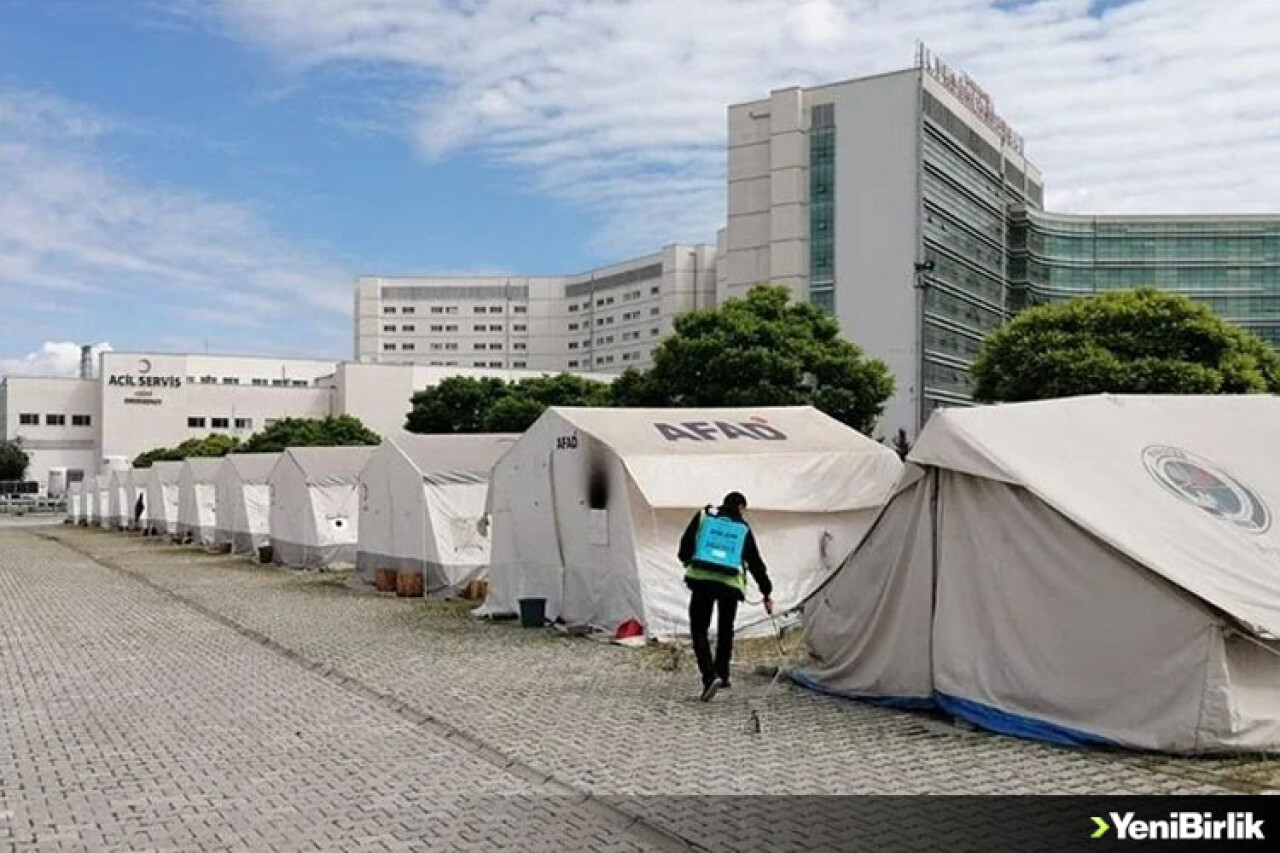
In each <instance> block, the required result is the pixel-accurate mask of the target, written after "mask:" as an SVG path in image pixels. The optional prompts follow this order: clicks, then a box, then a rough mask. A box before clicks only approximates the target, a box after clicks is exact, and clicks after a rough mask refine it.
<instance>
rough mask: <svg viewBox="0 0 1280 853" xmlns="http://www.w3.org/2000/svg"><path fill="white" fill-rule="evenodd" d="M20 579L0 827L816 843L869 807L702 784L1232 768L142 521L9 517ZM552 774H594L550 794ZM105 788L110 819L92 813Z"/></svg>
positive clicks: (722, 845)
mask: <svg viewBox="0 0 1280 853" xmlns="http://www.w3.org/2000/svg"><path fill="white" fill-rule="evenodd" d="M51 537H52V538H51ZM0 590H2V591H0V608H4V610H5V611H6V612H5V613H4V614H3V616H4V622H3V624H2V625H0V638H2V639H3V642H4V644H5V645H4V646H3V648H0V653H2V654H3V661H0V663H3V671H4V678H5V679H7V684H8V687H9V690H10V692H11V693H13V694H14V695H16V696H17V698H18V701H17V707H16V708H9V709H7V710H6V712H5V713H6V714H7V715H8V716H6V717H5V718H4V720H5V722H6V727H5V732H7V734H5V733H0V734H3V738H0V750H7V751H10V752H12V753H13V755H14V758H15V761H14V762H13V764H12V766H15V767H16V768H17V770H16V771H8V770H3V769H0V773H8V772H16V773H18V774H19V775H18V777H17V778H16V780H9V779H8V778H5V779H3V781H4V782H5V783H6V784H5V785H4V788H5V790H10V789H12V788H14V787H15V786H16V788H17V794H18V796H17V802H16V803H15V802H6V803H4V805H3V807H2V808H0V827H3V825H4V823H3V812H4V811H6V810H8V811H9V812H10V813H11V815H12V817H11V828H10V829H9V830H8V831H9V832H10V833H11V834H23V833H25V834H26V835H25V836H24V837H27V838H28V839H29V838H30V836H31V835H32V834H35V835H37V836H38V837H39V838H41V839H44V840H51V839H52V840H57V838H67V839H70V840H71V841H72V845H71V846H75V843H76V839H77V838H79V839H81V840H83V838H84V835H83V833H85V832H87V831H90V830H92V831H103V829H102V827H107V828H110V830H111V831H112V832H114V833H116V834H115V835H113V836H111V837H112V838H116V839H120V838H122V837H124V836H123V835H121V833H127V832H142V831H148V832H151V833H174V832H182V833H185V832H188V831H189V829H190V831H192V832H194V831H196V830H199V831H200V832H204V833H206V835H205V837H206V838H212V839H213V846H217V842H218V840H219V839H222V838H227V839H232V840H235V841H237V842H239V843H243V844H244V845H245V846H250V847H251V846H254V844H255V843H258V842H260V841H261V840H262V838H261V836H259V835H255V834H252V833H260V832H268V831H273V830H274V831H275V833H276V834H275V835H274V836H272V837H273V838H275V839H277V840H280V839H282V838H287V839H289V843H294V842H296V841H298V840H300V839H302V840H306V841H312V842H314V843H316V845H317V846H320V847H324V846H329V845H331V844H335V843H337V841H338V840H339V839H340V838H345V839H355V838H360V839H377V840H379V841H381V842H386V843H388V844H390V845H392V846H394V845H397V844H402V843H404V842H405V841H407V840H410V839H414V838H419V839H428V838H429V837H430V836H431V834H432V833H436V832H439V831H441V830H440V827H442V826H445V827H450V828H451V829H449V830H446V831H453V832H455V833H459V834H455V835H454V836H451V837H453V838H459V837H462V836H461V835H460V833H461V832H462V831H463V830H464V829H468V830H469V832H468V836H467V837H468V838H475V837H481V838H483V837H485V836H484V834H483V833H485V832H493V831H499V830H505V832H506V833H507V835H505V836H501V837H500V838H490V840H491V841H495V840H504V839H505V840H510V838H511V834H513V833H518V832H519V829H520V827H521V826H524V827H526V828H529V827H532V828H533V830H539V829H540V827H541V826H548V825H551V823H554V821H556V820H558V819H559V817H560V816H564V815H572V816H574V819H575V820H576V821H577V822H576V823H575V824H573V826H577V827H580V828H581V832H579V833H578V834H577V835H576V836H575V837H574V838H573V839H571V840H573V841H576V842H578V843H585V844H588V845H595V844H605V843H610V844H617V845H619V849H627V848H626V845H628V844H635V845H637V846H641V845H646V844H648V845H659V844H663V843H667V842H668V841H670V840H671V836H673V835H674V836H678V837H679V838H681V839H684V840H686V841H688V842H690V843H691V844H693V845H696V846H698V847H702V848H705V849H717V850H720V849H722V850H740V849H748V848H750V847H751V846H753V845H758V846H759V847H760V848H762V849H813V848H814V847H820V846H822V845H823V844H824V843H827V844H829V843H830V842H831V840H832V839H833V838H843V839H845V840H846V841H848V840H849V839H850V838H851V837H854V836H856V830H857V827H849V826H840V827H834V828H833V827H826V828H824V827H821V826H809V827H807V828H806V829H805V831H803V832H800V831H795V830H792V829H788V830H787V833H788V834H787V835H786V836H785V837H780V836H779V832H780V827H782V826H783V825H784V822H785V818H786V817H787V816H788V813H789V811H790V810H791V809H793V808H794V805H795V801H794V800H792V801H788V800H786V799H782V798H777V799H768V798H753V800H752V801H750V805H749V806H748V807H746V808H744V807H742V802H741V801H738V800H728V799H726V800H722V801H719V802H718V803H717V802H712V801H709V800H708V799H707V795H724V794H871V793H874V794H921V793H936V794H1019V793H1054V794H1070V793H1075V794H1092V795H1114V794H1133V793H1154V794H1159V793H1220V792H1224V791H1225V790H1226V787H1225V785H1224V780H1223V777H1222V776H1221V775H1220V774H1217V773H1216V772H1214V770H1213V767H1212V766H1211V765H1196V764H1194V763H1191V764H1187V763H1185V762H1184V763H1178V762H1170V761H1165V760H1160V759H1154V758H1148V757H1142V756H1134V755H1130V754H1109V753H1098V752H1086V751H1070V750H1063V749H1058V748H1055V747H1050V746H1046V745H1041V744H1035V743H1030V742H1026V741H1020V740H1015V739H1010V738H1003V737H996V736H992V735H988V734H985V733H980V732H972V731H966V730H964V729H961V728H958V727H955V726H952V725H950V724H949V723H946V722H943V721H940V720H936V719H932V718H929V717H925V716H921V715H918V714H909V713H903V712H897V711H891V710H886V709H881V708H876V707H873V706H869V705H864V704H859V703H853V702H846V701H840V700H835V699H829V698H824V697H818V696H815V695H812V694H810V693H807V692H804V691H800V690H798V689H796V688H793V687H790V686H785V685H779V686H776V687H775V688H774V689H773V690H772V692H768V679H765V678H760V677H752V676H751V675H750V674H748V673H741V674H738V675H736V676H735V684H734V688H733V689H732V690H731V691H728V692H725V693H721V694H720V696H718V697H717V698H716V700H715V701H714V702H711V703H707V704H703V703H700V702H697V701H696V700H695V698H694V690H693V686H694V678H693V675H692V673H691V671H690V664H689V662H688V661H685V662H684V663H683V664H682V666H681V667H680V669H679V670H677V671H675V672H670V671H665V670H664V669H663V668H660V667H658V666H656V665H654V662H653V658H652V656H650V655H647V654H644V653H641V652H637V651H635V650H630V649H623V648H619V647H616V646H611V645H607V644H599V643H594V642H591V641H588V640H583V639H574V638H568V637H564V636H559V635H556V634H554V633H551V632H543V631H532V630H525V629H521V628H519V627H517V626H514V625H510V624H489V623H484V622H480V621H478V620H475V619H473V618H472V617H470V616H469V615H467V614H465V613H463V612H461V611H460V610H459V609H458V608H456V607H451V606H448V605H443V604H438V603H431V602H423V601H409V600H404V599H396V598H394V597H391V598H387V597H382V596H377V595H372V594H361V593H357V592H354V591H352V590H350V589H347V588H346V587H345V585H344V584H343V583H342V581H341V580H340V579H335V578H332V577H327V576H325V575H318V574H307V573H294V572H286V571H281V570H275V569H270V568H265V567H259V566H256V565H254V564H253V563H251V562H249V561H246V560H241V559H236V558H231V557H223V556H215V555H209V554H205V553H202V552H198V551H194V550H192V549H183V548H177V547H173V546H168V545H163V544H159V543H155V542H150V541H146V540H143V539H140V538H138V537H136V536H128V535H121V534H107V533H101V532H95V531H88V530H80V529H73V528H61V529H55V530H48V529H45V530H40V531H35V530H32V531H27V532H4V531H0ZM9 611H12V612H9ZM766 694H767V695H766ZM753 709H755V710H758V711H759V714H760V719H761V720H762V723H763V730H762V731H761V732H760V733H759V734H755V733H753V732H752V730H751V729H750V727H749V725H748V724H749V720H750V714H751V711H752V710H753ZM7 757H8V756H5V755H4V754H3V752H0V761H4V763H6V764H8V763H9V762H7V761H5V759H6V758H7ZM508 765H510V767H509V768H508ZM504 768H506V769H504ZM11 782H12V783H13V784H10V783H11ZM559 786H567V788H568V789H570V790H574V791H577V792H580V793H581V794H584V795H585V794H589V795H591V796H590V797H589V798H586V799H585V801H584V802H581V803H572V802H568V801H565V800H563V798H561V799H555V798H554V794H555V793H557V792H559V793H563V792H564V790H565V788H561V787H559ZM516 791H519V792H523V793H525V794H526V795H527V798H526V799H521V800H515V798H506V799H503V798H496V801H497V802H500V803H504V802H510V801H512V800H515V802H516V806H514V807H506V808H498V809H497V810H498V812H500V813H501V814H500V816H499V817H496V818H494V819H493V820H490V821H488V822H486V821H485V820H484V819H483V813H484V812H485V810H483V809H481V808H479V807H478V806H477V803H478V802H479V798H483V797H486V796H488V795H494V794H507V793H511V792H516ZM689 795H702V796H701V797H694V796H689ZM10 797H11V798H12V795H10ZM486 802H487V801H486ZM958 803H963V801H958ZM86 807H87V808H88V810H89V812H90V813H91V814H93V815H94V816H95V817H94V818H93V820H104V821H105V823H102V824H93V823H89V824H86V823H84V822H82V821H81V819H80V818H78V817H77V815H79V814H80V812H81V810H82V809H84V808H86ZM957 808H958V809H959V808H965V809H972V806H971V805H959V804H958V805H957ZM555 809H559V810H560V811H558V812H556V811H554V810H555ZM513 810H514V811H515V819H514V822H513V823H504V822H503V820H505V819H506V818H509V817H511V814H510V813H511V812H512V811H513ZM104 811H105V816H104ZM579 811H581V812H582V813H583V815H582V816H579ZM477 812H481V814H479V815H478V814H477ZM553 812H554V814H553ZM460 813H461V814H465V815H466V818H465V820H464V819H462V818H459V817H458V815H459V814H460ZM526 814H535V815H537V816H538V818H539V819H541V820H542V821H543V823H542V824H530V823H529V822H528V820H530V818H526V817H525V815H526ZM627 816H633V817H638V818H640V820H639V821H637V822H636V823H634V824H632V825H631V826H630V827H627V826H626V825H625V824H626V821H627V820H628V817H627ZM495 821H496V822H497V828H496V829H495V827H494V825H493V824H494V822H495ZM460 823H461V824H463V825H462V826H460V825H459V824H460ZM95 826H98V827H99V828H98V829H93V827H95ZM788 826H791V827H794V823H792V824H789V825H788ZM597 827H603V829H599V830H597V829H596V828H597ZM863 829H865V830H867V831H873V830H874V827H863ZM4 831H5V830H3V829H0V840H3V838H4V835H3V833H4ZM596 831H599V832H600V833H601V835H600V837H599V838H595V837H593V836H592V833H593V832H596ZM45 833H65V835H52V834H50V835H45ZM76 833H80V835H79V836H77V834H76ZM238 833H241V834H238ZM243 833H250V834H247V835H244V834H243ZM663 833H665V835H664V834H663ZM851 833H852V834H853V835H851ZM156 837H161V836H156ZM168 837H169V838H170V840H172V836H168ZM530 837H532V838H537V837H539V834H538V831H531V836H530ZM180 838H182V839H186V840H188V841H189V840H190V838H191V837H190V836H180ZM917 840H918V841H920V844H919V845H917V846H918V848H919V849H925V846H924V839H923V838H921V839H917ZM175 843H176V842H175ZM424 843H426V842H424ZM936 843H937V845H938V847H937V849H948V850H956V849H959V848H957V847H956V844H955V839H954V838H952V839H937V840H936ZM339 846H340V845H339Z"/></svg>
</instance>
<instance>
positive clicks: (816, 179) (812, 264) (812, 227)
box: [809, 104, 836, 314]
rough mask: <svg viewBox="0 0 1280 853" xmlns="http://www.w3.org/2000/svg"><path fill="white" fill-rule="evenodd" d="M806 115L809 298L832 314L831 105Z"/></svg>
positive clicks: (833, 146)
mask: <svg viewBox="0 0 1280 853" xmlns="http://www.w3.org/2000/svg"><path fill="white" fill-rule="evenodd" d="M809 116H810V128H809V301H810V302H812V303H813V304H814V305H817V306H818V307H819V308H821V309H823V310H824V311H826V312H827V313H829V314H834V313H835V310H836V306H835V273H836V249H835V179H836V128H835V106H834V105H833V104H819V105H818V106H815V107H813V108H812V109H811V110H810V113H809Z"/></svg>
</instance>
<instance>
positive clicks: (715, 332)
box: [613, 285, 893, 434]
mask: <svg viewBox="0 0 1280 853" xmlns="http://www.w3.org/2000/svg"><path fill="white" fill-rule="evenodd" d="M892 394H893V375H892V374H891V373H890V372H889V368H888V367H887V366H886V365H885V364H884V362H882V361H879V360H874V359H868V358H866V357H864V355H863V353H862V351H861V350H860V349H859V348H858V347H857V346H856V345H854V344H852V343H850V342H848V341H846V340H843V339H842V338H841V337H840V327H839V324H837V323H836V321H835V320H834V319H833V318H831V317H830V316H828V315H827V314H825V313H823V312H822V311H821V310H819V309H818V308H817V307H815V306H813V305H809V304H807V303H803V302H793V301H792V300H791V298H790V294H789V293H788V291H787V290H786V289H785V288H781V287H774V286H768V285H761V286H758V287H755V288H752V290H751V291H750V292H749V293H748V294H747V295H746V296H745V297H742V298H739V299H731V300H729V301H727V302H726V303H724V305H722V306H721V307H720V308H718V309H716V310H708V311H692V312H690V313H688V314H684V315H682V316H680V317H678V318H676V322H675V334H673V335H671V336H670V337H668V338H667V339H666V340H665V341H663V342H662V343H661V344H660V345H659V346H658V348H657V351H656V352H655V353H654V362H653V367H652V368H650V369H649V370H647V371H637V370H629V371H627V372H625V373H623V375H622V376H620V377H619V378H618V379H617V381H615V382H614V384H613V400H614V403H615V404H616V405H621V406H690V407H697V406H702V407H705V406H796V405H813V406H815V407H816V408H818V409H820V410H822V411H823V412H826V413H827V414H828V415H831V416H832V417H833V418H836V419H837V420H839V421H842V422H843V423H845V424H848V425H849V426H851V427H853V428H854V429H856V430H858V431H859V432H862V433H865V434H870V433H871V432H872V431H873V429H874V427H875V422H876V419H877V418H879V416H880V414H881V413H882V412H883V411H884V404H885V401H886V400H888V399H889V397H890V396H891V395H892Z"/></svg>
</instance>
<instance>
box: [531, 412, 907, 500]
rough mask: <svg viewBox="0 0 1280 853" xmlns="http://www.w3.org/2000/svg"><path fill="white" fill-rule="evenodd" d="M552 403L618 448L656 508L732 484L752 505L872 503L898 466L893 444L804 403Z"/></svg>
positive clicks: (886, 491) (722, 490)
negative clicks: (620, 405) (615, 405)
mask: <svg viewBox="0 0 1280 853" xmlns="http://www.w3.org/2000/svg"><path fill="white" fill-rule="evenodd" d="M550 411H551V412H553V413H554V414H555V415H556V416H558V417H560V418H562V419H563V420H565V421H566V422H567V425H568V426H571V427H573V428H575V429H577V430H579V431H581V432H584V433H587V434H588V435H590V436H592V437H593V438H595V439H597V440H598V441H600V442H602V443H603V444H605V445H607V446H608V447H609V448H610V449H611V450H612V451H613V452H614V453H616V454H617V455H618V456H619V457H620V458H621V460H622V463H623V464H624V465H625V466H626V468H627V471H628V472H629V473H630V475H631V477H632V479H633V480H634V481H635V484H636V486H637V487H638V488H639V489H640V491H641V493H643V494H644V497H645V500H647V501H648V502H649V504H650V505H651V506H653V507H656V508H664V507H668V508H681V507H695V506H700V505H702V504H703V503H705V502H706V498H707V495H708V494H724V493H726V492H728V491H733V490H736V491H740V492H742V493H744V494H745V495H746V496H747V500H748V502H749V503H750V506H751V507H752V508H754V509H767V510H780V511H791V512H833V511H841V510H853V509H865V508H869V507H878V506H880V505H881V504H883V503H884V501H885V499H886V498H887V497H888V494H889V493H890V491H891V488H889V487H890V486H891V485H892V483H893V482H894V480H895V479H896V477H897V474H898V471H899V469H900V466H901V463H900V462H899V461H898V457H897V454H895V453H894V452H893V451H892V450H890V449H889V448H887V447H885V446H884V445H882V444H878V443H877V442H875V441H872V440H871V439H869V438H867V437H866V436H864V435H861V434H860V433H858V432H857V431H856V430H853V429H850V428H849V427H847V426H845V425H844V424H842V423H840V422H839V421H837V420H835V419H834V418H831V417H829V416H827V415H825V414H823V413H822V412H820V411H818V410H817V409H815V408H813V407H811V406H796V407H774V408H751V409H747V408H726V409H608V408H598V409H597V408H573V407H556V408H552V409H551V410H550Z"/></svg>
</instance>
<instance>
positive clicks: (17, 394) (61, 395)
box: [0, 376, 101, 492]
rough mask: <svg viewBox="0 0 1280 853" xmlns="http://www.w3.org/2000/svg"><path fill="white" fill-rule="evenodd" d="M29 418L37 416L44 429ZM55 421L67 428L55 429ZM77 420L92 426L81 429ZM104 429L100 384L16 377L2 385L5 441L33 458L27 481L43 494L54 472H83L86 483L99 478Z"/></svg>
mask: <svg viewBox="0 0 1280 853" xmlns="http://www.w3.org/2000/svg"><path fill="white" fill-rule="evenodd" d="M23 414H33V415H36V416H37V418H38V420H39V423H38V424H35V425H30V424H22V423H21V416H22V415H23ZM49 415H60V416H62V417H63V418H64V420H65V423H64V424H62V425H57V424H50V423H49V422H48V416H49ZM76 415H80V416H86V415H87V416H88V417H89V425H88V426H78V425H76V424H75V423H74V420H73V418H74V417H75V416H76ZM100 424H101V420H100V417H99V411H98V391H97V383H96V381H94V380H86V379H73V378H61V377H57V378H52V377H21V376H10V377H8V378H7V379H5V380H4V382H3V383H0V438H3V439H6V440H12V439H20V440H21V442H22V446H23V449H24V450H25V451H26V452H27V455H28V456H29V457H30V464H29V466H28V468H27V479H28V480H35V481H36V482H37V483H39V484H40V489H41V491H42V492H43V491H45V490H46V489H47V487H48V483H49V469H51V468H67V469H69V470H78V471H83V472H84V474H85V476H86V477H87V476H92V475H93V474H95V473H97V464H98V451H97V442H98V435H99V432H100Z"/></svg>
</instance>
